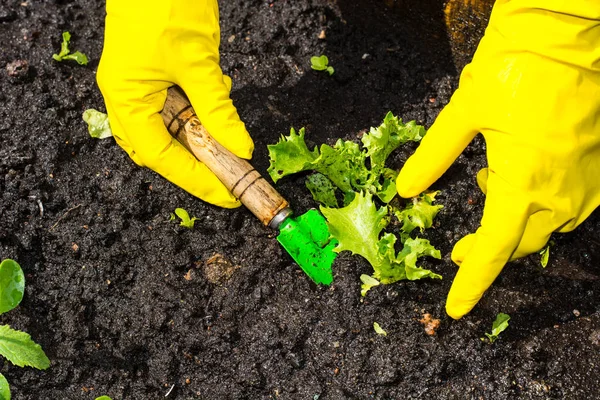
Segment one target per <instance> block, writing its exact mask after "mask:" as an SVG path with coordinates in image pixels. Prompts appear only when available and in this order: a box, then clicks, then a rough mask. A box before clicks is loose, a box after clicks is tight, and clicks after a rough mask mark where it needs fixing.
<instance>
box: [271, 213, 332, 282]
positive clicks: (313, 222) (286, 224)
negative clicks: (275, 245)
mask: <svg viewBox="0 0 600 400" xmlns="http://www.w3.org/2000/svg"><path fill="white" fill-rule="evenodd" d="M277 240H278V241H279V243H281V245H282V246H283V247H284V248H285V249H286V250H287V252H288V253H290V255H291V256H292V258H293V259H294V261H296V262H297V263H298V265H299V266H300V267H301V268H302V270H304V272H306V274H307V275H308V276H309V277H310V279H312V280H313V281H314V282H315V283H322V284H324V285H330V284H331V282H333V272H332V270H331V266H332V264H333V260H335V257H336V255H337V254H336V253H334V252H333V248H334V247H335V246H337V243H338V242H337V240H335V239H331V238H330V237H329V230H328V229H327V223H326V222H325V218H324V217H323V216H322V215H321V213H320V212H319V211H317V210H314V209H313V210H309V211H308V212H306V213H304V214H303V215H300V216H299V217H288V218H286V219H285V221H283V222H282V223H281V225H280V226H279V236H277Z"/></svg>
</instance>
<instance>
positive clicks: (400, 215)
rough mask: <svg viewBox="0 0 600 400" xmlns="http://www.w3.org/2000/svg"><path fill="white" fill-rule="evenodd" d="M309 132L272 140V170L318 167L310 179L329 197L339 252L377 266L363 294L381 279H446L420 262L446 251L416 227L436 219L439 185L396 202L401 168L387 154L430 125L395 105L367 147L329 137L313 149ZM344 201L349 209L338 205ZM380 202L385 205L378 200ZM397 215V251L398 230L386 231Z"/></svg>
mask: <svg viewBox="0 0 600 400" xmlns="http://www.w3.org/2000/svg"><path fill="white" fill-rule="evenodd" d="M304 135H305V131H304V129H300V131H299V132H298V133H296V130H295V129H293V128H292V129H291V131H290V135H289V136H282V137H281V139H280V140H279V142H278V143H277V144H275V145H270V146H268V149H269V157H270V161H271V165H270V166H269V169H268V172H269V174H270V175H271V178H272V179H273V181H274V182H277V181H278V180H279V179H281V178H283V177H285V176H287V175H291V174H294V173H298V172H302V171H315V172H316V173H315V174H312V175H310V176H309V177H308V178H307V182H306V186H307V187H308V189H309V190H310V192H311V193H312V195H313V198H314V199H315V200H316V201H318V202H319V203H321V212H322V213H323V215H324V216H325V218H326V219H327V224H328V227H329V232H330V234H331V236H332V237H333V238H335V239H337V240H338V242H339V244H338V246H337V247H336V248H335V249H334V251H336V252H338V253H339V252H341V251H345V250H347V251H350V252H352V253H353V254H359V255H361V256H362V257H364V258H365V259H366V260H367V261H368V262H369V263H370V264H371V266H372V267H373V271H374V273H373V276H371V277H370V276H368V275H363V276H361V281H362V282H363V284H362V290H361V294H362V295H363V296H364V295H366V293H367V292H368V291H369V289H370V288H371V287H373V286H376V285H378V284H380V283H382V284H389V283H393V282H396V281H398V280H402V279H409V280H415V279H421V278H425V277H429V278H434V279H441V276H440V275H438V274H436V273H433V272H432V271H430V270H428V269H424V268H421V267H419V266H417V262H418V259H419V258H421V257H425V256H430V257H434V258H438V259H439V258H440V257H441V255H440V252H439V251H438V250H436V249H435V248H434V247H433V246H432V245H431V244H430V243H429V241H428V240H425V239H421V238H414V239H413V238H411V237H410V234H411V233H412V232H413V231H414V230H415V228H419V230H420V231H421V232H423V230H424V229H426V228H430V227H431V226H432V223H433V219H434V217H435V216H436V214H437V213H438V212H439V210H440V209H441V208H442V206H440V205H434V204H433V202H434V201H435V196H436V195H437V193H438V192H434V193H426V194H423V195H421V196H419V197H416V198H414V199H412V201H411V202H410V203H409V204H408V205H407V206H406V207H404V208H400V207H399V206H397V205H393V204H390V205H388V203H390V202H391V200H392V199H393V198H394V197H395V195H396V177H397V172H396V171H395V170H392V169H390V168H387V167H386V166H385V161H386V159H387V158H388V156H389V155H390V154H391V153H392V151H394V150H395V149H397V148H398V147H399V146H401V145H402V144H404V143H406V142H408V141H414V142H418V141H420V140H421V139H422V138H423V136H424V135H425V129H424V128H423V127H422V126H420V125H417V124H416V123H415V122H414V121H411V122H408V123H406V124H405V123H403V122H402V120H401V119H400V118H398V117H396V116H394V115H393V114H392V113H391V112H389V113H388V114H387V115H386V116H385V118H384V120H383V122H382V124H381V125H380V126H378V127H374V128H371V129H370V131H369V132H368V133H367V134H365V135H364V136H363V137H362V140H361V142H362V147H361V146H360V145H359V144H358V143H355V142H352V141H343V140H341V139H340V140H338V141H337V142H336V143H335V145H334V146H329V145H327V144H323V145H321V147H320V148H319V149H317V148H316V147H315V148H314V149H313V150H310V149H309V148H308V146H307V145H306V142H305V140H304ZM376 199H377V200H376ZM340 200H341V202H342V208H337V207H338V205H339V201H340ZM376 201H380V202H381V203H383V204H384V205H383V206H382V207H378V206H377V205H376ZM392 215H394V216H396V218H397V219H398V220H399V221H400V223H401V229H400V230H401V235H400V244H401V245H402V248H401V250H400V251H399V252H396V250H395V247H396V243H397V242H398V237H397V236H396V235H394V234H393V233H390V232H383V230H384V229H385V228H386V227H387V225H388V223H389V221H390V219H391V217H392ZM398 247H400V246H398Z"/></svg>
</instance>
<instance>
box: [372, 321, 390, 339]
mask: <svg viewBox="0 0 600 400" xmlns="http://www.w3.org/2000/svg"><path fill="white" fill-rule="evenodd" d="M373 329H374V330H375V333H377V334H378V335H381V336H387V332H386V331H384V330H383V328H382V327H381V325H379V324H378V323H377V322H373Z"/></svg>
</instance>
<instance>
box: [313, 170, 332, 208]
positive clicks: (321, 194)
mask: <svg viewBox="0 0 600 400" xmlns="http://www.w3.org/2000/svg"><path fill="white" fill-rule="evenodd" d="M306 187H307V188H308V190H310V193H311V194H312V196H313V199H315V200H316V201H318V202H319V203H321V204H323V205H325V206H327V207H337V206H338V201H337V199H336V197H335V187H334V186H333V184H332V183H331V181H330V180H329V179H328V178H327V177H326V176H325V175H323V174H321V173H318V172H317V173H316V174H312V175H310V176H309V177H308V178H306Z"/></svg>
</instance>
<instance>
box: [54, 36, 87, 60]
mask: <svg viewBox="0 0 600 400" xmlns="http://www.w3.org/2000/svg"><path fill="white" fill-rule="evenodd" d="M62 39H63V41H62V43H61V45H60V53H58V54H53V55H52V58H54V59H55V60H56V61H63V60H74V61H77V64H79V65H87V63H88V58H87V56H86V55H85V54H83V53H82V52H80V51H76V52H75V53H71V50H69V42H70V41H71V34H70V33H69V32H63V34H62Z"/></svg>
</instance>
